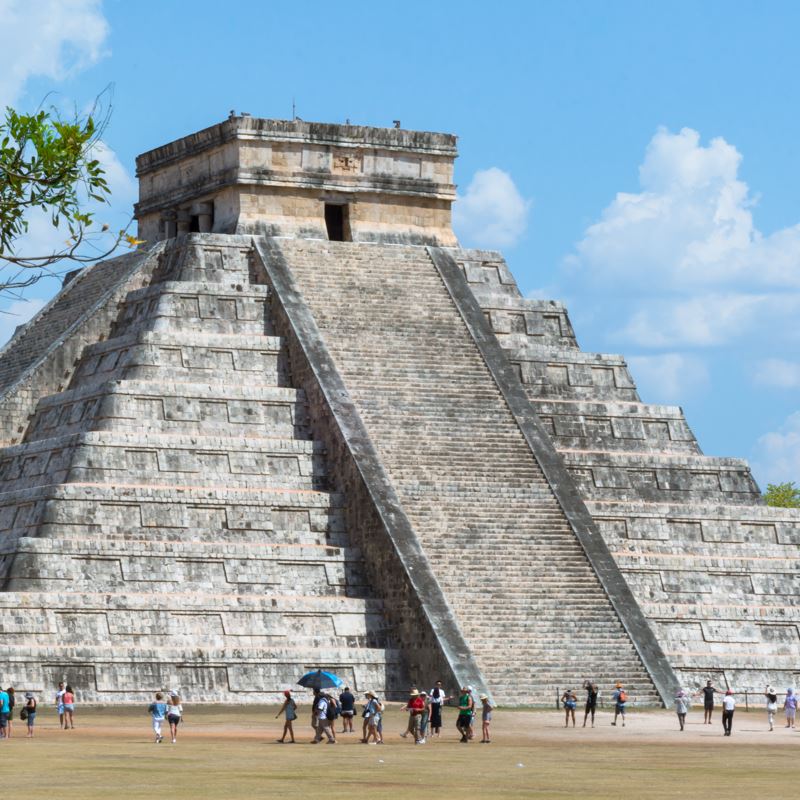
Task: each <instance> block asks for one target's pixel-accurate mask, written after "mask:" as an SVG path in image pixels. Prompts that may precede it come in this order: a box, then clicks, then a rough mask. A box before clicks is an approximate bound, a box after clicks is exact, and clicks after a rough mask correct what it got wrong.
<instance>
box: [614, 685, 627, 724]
mask: <svg viewBox="0 0 800 800" xmlns="http://www.w3.org/2000/svg"><path fill="white" fill-rule="evenodd" d="M611 698H612V700H613V701H614V721H613V722H612V723H611V724H612V725H616V724H617V717H622V727H623V728H624V727H625V706H626V705H627V703H628V693H627V692H626V691H625V687H624V686H623V685H622V684H621V683H620V682H619V681H617V685H616V687H615V688H614V691H613V693H612V694H611Z"/></svg>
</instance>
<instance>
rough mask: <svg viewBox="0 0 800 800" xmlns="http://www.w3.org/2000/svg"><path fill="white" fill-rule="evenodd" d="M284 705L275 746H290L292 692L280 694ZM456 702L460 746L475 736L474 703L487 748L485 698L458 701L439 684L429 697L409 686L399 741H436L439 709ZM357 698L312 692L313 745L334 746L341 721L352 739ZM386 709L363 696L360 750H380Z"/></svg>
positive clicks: (466, 692) (465, 696)
mask: <svg viewBox="0 0 800 800" xmlns="http://www.w3.org/2000/svg"><path fill="white" fill-rule="evenodd" d="M283 695H284V701H283V705H282V706H281V707H280V709H279V710H278V713H277V714H276V715H275V717H276V719H277V718H278V717H280V716H283V719H284V723H283V734H282V735H281V738H280V739H278V740H277V741H278V742H279V743H280V744H284V743H287V738H286V737H287V736H288V737H289V739H288V743H289V744H294V743H295V737H294V725H293V723H294V721H295V720H296V719H297V717H298V714H297V708H298V706H297V701H296V700H295V698H294V697H293V696H292V692H291V690H289V689H287V690H286V691H285V692H284V693H283ZM454 699H458V716H457V718H456V728H457V729H458V732H459V733H460V734H461V739H460V741H461V742H463V743H468V742H470V741H471V740H472V739H473V738H474V736H475V730H474V728H475V726H474V721H475V717H476V716H477V713H478V702H479V703H480V708H481V733H482V738H481V739H480V741H481V743H482V744H489V743H490V742H491V738H490V735H489V731H490V726H491V722H492V710H493V706H492V704H491V702H490V700H489V698H488V696H487V695H485V694H482V695H480V697H479V698H478V701H477V702H476V699H475V691H474V689H473V688H472V687H471V686H463V687H462V688H461V691H460V693H459V694H458V696H457V698H456V697H455V696H451V695H448V694H447V692H446V691H445V689H444V687H443V686H442V682H441V681H436V684H435V685H434V687H433V688H432V689H431V690H430V692H424V691H422V692H421V691H420V690H419V689H418V688H417V687H416V686H412V687H411V689H410V690H409V693H408V701H407V702H406V704H405V705H404V706H403V709H404V710H405V711H406V712H407V713H408V725H407V726H406V729H405V731H403V732H402V733H401V734H400V736H402V737H403V738H404V739H405V738H407V737H409V736H411V737H413V739H414V744H426V742H427V741H428V739H429V737H431V736H435V737H437V738H438V737H440V736H441V731H442V727H443V721H442V717H443V708H444V706H445V704H446V703H448V702H449V701H451V700H454ZM356 704H357V700H356V696H355V695H354V694H353V692H352V691H351V690H350V687H349V686H345V687H344V691H342V692H341V693H340V694H338V695H337V694H336V692H334V691H332V690H327V691H323V690H321V689H314V697H313V700H312V702H311V718H310V724H311V727H312V728H313V730H314V738H313V739H312V740H311V741H312V744H319V743H320V742H321V741H322V740H323V739H325V740H326V741H327V743H328V744H336V742H337V739H336V721H337V720H339V719H341V721H342V728H341V730H340V731H339V733H340V734H348V733H355V732H356V731H355V728H354V727H353V719H354V717H355V715H356V713H357V711H358V709H357V708H356ZM385 709H386V703H385V701H382V700H381V699H380V698H379V697H378V695H377V694H375V692H373V691H368V692H364V699H363V701H362V704H361V709H360V716H361V720H362V722H361V731H360V734H361V737H360V740H359V741H360V742H361V743H362V744H383V742H384V739H383V714H384V711H385Z"/></svg>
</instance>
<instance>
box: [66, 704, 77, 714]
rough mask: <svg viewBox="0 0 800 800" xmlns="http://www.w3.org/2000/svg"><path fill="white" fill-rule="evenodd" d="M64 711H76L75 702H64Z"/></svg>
mask: <svg viewBox="0 0 800 800" xmlns="http://www.w3.org/2000/svg"><path fill="white" fill-rule="evenodd" d="M64 711H69V712H70V714H71V713H72V712H73V711H75V704H74V703H64Z"/></svg>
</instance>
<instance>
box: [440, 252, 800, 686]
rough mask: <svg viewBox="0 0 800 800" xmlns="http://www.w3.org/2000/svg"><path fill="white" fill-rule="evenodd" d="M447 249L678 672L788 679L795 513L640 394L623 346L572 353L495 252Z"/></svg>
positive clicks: (794, 660) (794, 627)
mask: <svg viewBox="0 0 800 800" xmlns="http://www.w3.org/2000/svg"><path fill="white" fill-rule="evenodd" d="M452 252H453V256H454V258H455V259H456V260H457V261H458V263H459V265H460V267H461V269H462V271H463V273H464V276H465V278H466V279H467V282H468V283H469V285H470V288H471V289H472V291H473V294H474V295H475V297H476V299H477V300H478V302H479V304H480V306H481V309H482V310H483V312H484V314H485V316H486V318H487V320H488V321H489V323H490V325H491V327H492V330H493V332H494V334H495V336H496V338H497V340H498V342H499V343H500V345H501V346H502V347H503V348H504V350H505V351H506V353H507V356H508V359H509V361H510V362H511V363H512V364H513V365H515V368H516V370H517V374H518V376H519V378H520V380H521V382H522V383H523V385H524V387H525V389H526V392H527V394H528V397H529V399H530V401H531V403H532V405H533V407H534V409H535V410H536V412H537V413H538V415H539V418H540V419H541V421H542V423H543V424H544V426H545V428H546V430H547V432H548V434H549V435H550V437H551V439H552V441H553V443H554V445H555V446H556V448H557V449H558V451H559V452H560V453H561V455H562V457H563V458H564V461H565V464H566V465H567V467H568V469H569V470H570V472H571V473H572V476H573V478H574V480H575V482H576V485H577V486H578V487H579V489H580V492H581V495H582V496H583V498H584V500H585V502H586V505H587V507H588V508H589V510H590V512H591V514H592V516H593V518H594V520H595V522H596V523H597V526H598V528H599V529H600V531H601V533H602V534H603V537H604V538H605V540H606V542H607V544H608V546H609V549H610V550H611V552H612V554H613V555H614V557H615V560H616V562H617V564H618V566H619V568H620V569H621V570H622V572H623V574H624V575H625V577H626V580H627V582H628V585H629V586H630V588H631V589H632V591H633V592H634V595H635V596H636V599H637V601H638V603H639V606H640V608H641V609H642V611H643V612H644V614H645V615H646V617H647V618H648V620H649V621H650V625H651V627H652V628H653V630H654V631H655V633H656V635H657V637H658V640H659V642H660V643H661V645H662V648H663V650H664V651H665V653H666V655H667V657H668V658H669V660H670V663H671V664H672V665H673V667H674V668H675V670H676V672H677V673H678V674H679V675H680V676H682V677H683V679H684V680H685V682H686V684H687V685H689V686H697V685H701V684H702V683H703V682H704V681H705V680H706V679H707V678H713V679H714V680H715V681H717V683H718V685H723V684H726V685H730V686H733V687H734V688H737V689H750V690H754V691H763V687H764V685H766V684H767V683H773V684H775V685H785V686H790V685H796V680H797V678H798V676H800V669H799V668H798V664H799V663H800V634H798V630H800V599H798V598H800V593H799V592H798V588H799V587H798V585H797V580H796V578H795V577H794V575H795V573H796V568H797V565H798V562H799V560H800V550H799V549H798V545H800V513H798V512H796V511H792V510H790V509H775V508H767V507H765V506H764V505H763V504H762V501H761V497H760V493H759V490H758V486H757V485H756V484H755V481H754V480H753V478H752V476H751V474H750V470H749V467H748V465H747V463H746V462H745V461H742V460H740V459H732V458H716V457H714V458H712V457H708V456H704V455H703V454H702V452H701V450H700V447H699V446H698V444H697V441H696V440H695V437H694V435H693V434H692V431H691V429H690V428H689V425H688V423H687V422H686V420H685V418H684V416H683V412H682V411H681V409H680V408H676V407H670V406H659V405H652V404H648V403H643V402H642V401H641V400H640V398H639V395H638V392H637V391H636V386H635V383H634V381H633V378H632V377H631V375H630V373H629V371H628V369H627V366H626V364H625V361H624V359H623V358H622V357H621V356H614V355H606V354H592V353H584V352H582V351H580V350H579V349H578V344H577V341H576V339H575V335H574V331H573V329H572V326H571V324H570V322H569V318H568V316H567V312H566V309H565V308H564V307H563V306H562V305H561V304H560V303H556V302H553V301H540V300H528V299H525V298H523V297H522V296H521V294H520V292H519V290H518V288H517V285H516V282H515V281H514V279H513V277H512V276H511V273H510V272H509V270H508V267H507V266H506V264H505V262H504V261H503V259H502V257H501V256H500V255H499V254H497V253H491V252H487V251H475V250H473V251H469V250H454V251H452Z"/></svg>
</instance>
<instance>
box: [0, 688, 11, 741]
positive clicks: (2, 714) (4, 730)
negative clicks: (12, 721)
mask: <svg viewBox="0 0 800 800" xmlns="http://www.w3.org/2000/svg"><path fill="white" fill-rule="evenodd" d="M8 703H9V697H8V692H6V691H4V690H3V689H0V739H7V738H8V715H9V713H10V709H9V706H8Z"/></svg>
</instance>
